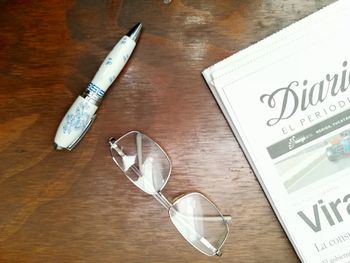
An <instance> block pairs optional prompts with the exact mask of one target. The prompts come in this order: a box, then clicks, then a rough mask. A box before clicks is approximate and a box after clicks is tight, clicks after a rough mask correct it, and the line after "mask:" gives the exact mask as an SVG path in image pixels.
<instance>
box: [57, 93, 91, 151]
mask: <svg viewBox="0 0 350 263" xmlns="http://www.w3.org/2000/svg"><path fill="white" fill-rule="evenodd" d="M96 110H97V106H96V105H94V104H92V103H90V102H88V101H87V100H86V99H84V98H83V97H81V96H78V98H77V99H76V100H75V102H74V103H73V105H72V106H71V107H70V109H69V110H68V112H67V113H66V115H65V116H64V118H63V120H62V122H61V124H60V126H59V127H58V129H57V132H56V136H55V143H56V144H57V145H59V146H60V147H61V148H67V149H69V148H70V147H71V145H72V142H76V141H78V140H79V138H80V136H81V135H82V134H83V133H84V131H85V129H86V127H87V126H88V124H89V123H90V122H91V121H92V119H93V116H94V114H95V112H96Z"/></svg>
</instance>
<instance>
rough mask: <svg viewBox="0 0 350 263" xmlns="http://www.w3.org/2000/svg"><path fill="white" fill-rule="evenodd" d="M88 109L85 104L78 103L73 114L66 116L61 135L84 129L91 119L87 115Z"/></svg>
mask: <svg viewBox="0 0 350 263" xmlns="http://www.w3.org/2000/svg"><path fill="white" fill-rule="evenodd" d="M89 108H90V106H89V104H88V103H87V102H80V103H79V104H78V106H77V108H76V109H75V112H74V113H72V114H68V115H67V117H66V120H65V122H64V124H63V133H67V134H70V133H71V132H72V131H79V130H83V129H85V127H86V126H87V124H88V123H89V121H90V119H91V116H90V114H89V113H88V109H89Z"/></svg>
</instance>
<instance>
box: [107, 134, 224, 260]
mask: <svg viewBox="0 0 350 263" xmlns="http://www.w3.org/2000/svg"><path fill="white" fill-rule="evenodd" d="M130 134H140V135H142V136H144V137H145V138H147V139H148V140H150V141H151V142H152V143H154V144H155V145H156V146H157V147H158V149H159V150H161V152H162V153H163V154H164V156H165V157H166V159H167V161H168V162H169V173H168V175H167V177H166V180H165V181H164V183H163V185H162V187H161V188H160V189H159V190H158V191H157V193H154V194H153V193H148V192H146V191H144V190H143V189H141V188H140V187H139V186H138V185H137V184H136V183H135V182H134V181H133V180H132V179H131V178H130V177H129V176H128V175H126V174H125V172H124V171H123V167H121V166H120V165H119V163H118V162H117V161H116V159H115V157H114V155H113V152H112V151H113V150H114V151H116V152H117V154H118V155H119V156H120V157H123V156H124V155H125V154H124V153H123V151H122V149H120V148H119V147H118V145H117V144H118V142H119V141H121V140H123V139H124V138H125V137H127V136H129V135H130ZM108 142H109V146H110V148H109V150H110V153H111V156H112V159H113V161H114V162H115V164H116V165H117V166H118V167H119V168H120V169H121V170H122V171H123V173H124V175H125V176H126V177H127V178H128V179H129V181H131V182H132V183H133V184H134V185H135V186H136V187H137V188H138V189H140V190H142V191H143V192H145V193H146V194H149V195H152V196H153V197H154V198H155V199H156V200H157V201H158V202H159V203H160V204H161V205H162V206H164V207H165V208H166V209H167V210H168V214H169V217H170V219H171V216H170V211H171V208H172V207H173V206H175V205H176V204H178V203H179V202H181V200H182V199H184V198H186V197H188V196H191V195H200V196H201V197H202V198H204V199H205V200H206V201H208V203H209V204H210V205H212V206H213V207H214V208H215V210H216V211H217V212H218V213H219V216H220V217H221V218H222V219H223V221H224V222H225V226H226V235H225V237H224V238H223V240H222V242H221V244H220V246H219V247H218V248H217V249H216V251H215V253H213V254H209V253H207V252H206V251H203V250H201V249H200V248H198V247H196V246H195V245H194V244H192V242H191V240H189V239H188V238H187V237H186V236H184V235H183V234H182V233H181V232H180V233H181V235H182V236H183V237H184V238H185V239H186V241H187V242H188V243H190V244H191V245H192V246H193V247H194V248H196V249H197V250H198V251H200V252H201V253H203V254H205V255H207V256H214V255H215V256H221V255H222V252H221V248H222V247H223V245H224V243H225V241H226V239H227V237H228V234H229V227H228V221H231V216H227V215H223V214H222V213H221V211H220V210H219V209H218V207H217V206H216V205H215V204H214V203H213V202H212V201H211V200H210V199H209V198H207V197H206V196H205V195H203V194H202V193H199V192H190V193H187V194H184V195H180V196H178V197H175V201H174V202H173V203H172V202H170V201H169V200H168V199H167V198H166V197H165V196H164V195H163V194H162V192H161V191H162V190H163V188H164V187H165V185H166V184H167V183H168V180H169V178H170V175H171V171H172V164H171V160H170V158H169V156H168V155H167V154H166V152H165V151H164V150H163V148H162V147H161V146H160V145H159V144H158V143H157V142H155V141H154V140H153V139H151V138H150V137H148V136H147V135H145V134H144V133H142V132H139V131H135V130H133V131H130V132H128V133H126V134H124V135H123V136H121V137H120V138H118V139H115V138H114V137H111V138H110V139H109V140H108ZM207 220H208V218H207Z"/></svg>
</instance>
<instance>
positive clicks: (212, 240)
mask: <svg viewBox="0 0 350 263" xmlns="http://www.w3.org/2000/svg"><path fill="white" fill-rule="evenodd" d="M169 215H170V218H171V221H172V222H173V224H174V225H175V226H176V228H177V230H178V231H179V232H180V233H181V234H182V235H183V236H184V238H185V239H186V240H187V241H188V242H189V243H191V244H192V245H193V246H194V247H196V248H197V249H199V250H200V251H202V252H203V253H205V254H207V255H215V254H219V253H220V252H219V251H218V250H219V249H220V248H221V246H222V244H223V243H224V241H225V240H226V237H227V234H228V227H227V222H226V221H225V219H224V218H223V216H222V215H221V213H220V212H219V210H218V209H217V208H216V206H215V205H214V204H212V203H211V202H210V201H209V200H208V199H207V198H206V197H204V196H203V195H202V194H200V193H191V194H188V195H185V196H184V197H182V198H180V199H178V200H177V201H176V202H175V203H174V204H173V206H172V207H171V208H170V210H169Z"/></svg>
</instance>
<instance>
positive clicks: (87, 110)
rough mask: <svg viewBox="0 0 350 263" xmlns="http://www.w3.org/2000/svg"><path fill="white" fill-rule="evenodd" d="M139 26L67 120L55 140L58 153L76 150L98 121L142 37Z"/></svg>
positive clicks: (125, 38) (104, 64) (105, 64)
mask: <svg viewBox="0 0 350 263" xmlns="http://www.w3.org/2000/svg"><path fill="white" fill-rule="evenodd" d="M141 28H142V24H141V23H137V24H136V25H135V26H134V27H133V28H132V29H131V30H130V31H129V32H128V33H127V34H126V35H125V36H123V37H122V38H121V39H120V40H119V42H118V43H117V44H116V45H115V46H114V48H113V49H112V50H111V52H109V54H108V55H107V57H106V58H105V60H104V61H103V62H102V64H101V66H100V68H99V69H98V71H97V72H96V74H95V76H94V78H93V79H92V81H91V82H90V83H89V85H88V87H87V89H86V90H85V91H84V92H83V94H82V95H80V96H78V98H77V99H76V100H75V102H74V103H73V105H72V106H71V107H70V109H69V110H68V112H67V113H66V115H65V116H64V117H63V120H62V121H61V123H60V125H59V127H58V129H57V132H56V136H55V147H56V149H57V150H62V149H67V150H72V149H73V148H74V146H75V145H76V144H77V143H78V142H79V141H80V140H81V139H82V137H83V136H84V135H85V134H86V132H87V131H88V129H89V128H90V126H91V124H92V122H93V121H94V119H95V118H96V114H95V113H96V111H97V109H98V106H99V104H100V103H101V100H102V97H103V96H104V94H105V92H106V91H107V89H108V88H109V87H110V85H111V84H112V83H113V81H114V80H115V79H116V78H117V76H118V75H119V73H120V71H121V70H122V69H123V67H124V66H125V64H126V62H127V61H128V59H129V57H130V55H131V53H132V52H133V50H134V48H135V46H136V42H137V40H138V38H139V36H140V33H141Z"/></svg>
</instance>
